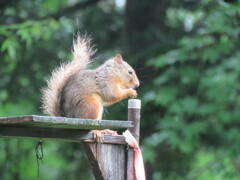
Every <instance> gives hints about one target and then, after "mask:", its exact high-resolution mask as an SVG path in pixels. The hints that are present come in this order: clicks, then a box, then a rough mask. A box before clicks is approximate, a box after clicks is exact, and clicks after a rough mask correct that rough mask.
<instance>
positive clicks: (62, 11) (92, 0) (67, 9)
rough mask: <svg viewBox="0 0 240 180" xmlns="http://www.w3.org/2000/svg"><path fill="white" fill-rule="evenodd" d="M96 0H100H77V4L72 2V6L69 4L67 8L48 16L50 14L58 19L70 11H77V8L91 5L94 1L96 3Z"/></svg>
mask: <svg viewBox="0 0 240 180" xmlns="http://www.w3.org/2000/svg"><path fill="white" fill-rule="evenodd" d="M98 1H100V0H88V1H82V2H79V3H77V4H74V5H73V6H70V7H68V8H65V9H61V10H59V11H58V12H57V13H54V14H49V15H48V16H51V17H53V18H54V19H59V18H60V17H61V16H63V15H65V14H69V13H72V12H74V11H77V10H79V9H83V8H86V7H88V6H91V5H93V4H95V3H97V2H98Z"/></svg>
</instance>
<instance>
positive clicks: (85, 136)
mask: <svg viewBox="0 0 240 180" xmlns="http://www.w3.org/2000/svg"><path fill="white" fill-rule="evenodd" d="M0 138H24V139H40V138H41V139H45V140H56V141H70V142H82V141H86V142H94V140H93V135H92V133H91V131H88V130H78V129H54V128H38V127H14V126H6V125H0ZM103 143H111V144H126V142H125V138H124V137H123V136H122V135H118V136H111V135H104V141H103Z"/></svg>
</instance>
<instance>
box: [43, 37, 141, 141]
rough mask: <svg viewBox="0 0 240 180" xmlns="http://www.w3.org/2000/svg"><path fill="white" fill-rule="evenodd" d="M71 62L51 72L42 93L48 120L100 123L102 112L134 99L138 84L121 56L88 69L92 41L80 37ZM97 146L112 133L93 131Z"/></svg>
mask: <svg viewBox="0 0 240 180" xmlns="http://www.w3.org/2000/svg"><path fill="white" fill-rule="evenodd" d="M72 53H73V60H72V61H69V62H67V63H63V64H61V65H60V66H59V67H57V68H56V69H54V70H53V72H52V76H51V78H50V79H49V80H48V81H47V86H46V87H45V88H43V89H42V102H43V105H42V108H43V111H44V113H46V114H48V115H51V116H63V117H70V118H81V119H96V120H101V119H102V114H103V108H104V107H105V106H110V105H112V104H114V103H116V102H118V101H120V100H122V99H125V98H130V97H133V98H134V97H136V96H137V92H136V90H135V88H136V87H138V86H139V84H140V83H139V80H138V78H137V75H136V73H135V71H134V69H133V68H132V67H131V66H130V65H129V64H128V63H127V62H125V61H124V60H123V59H122V56H121V55H120V54H117V55H116V56H115V57H113V58H110V59H109V60H107V61H106V62H105V63H103V64H102V65H100V66H99V67H97V68H96V69H88V68H87V66H88V65H89V64H90V63H91V62H92V60H91V57H92V55H93V54H94V53H95V51H93V48H92V46H91V39H90V38H88V37H87V36H86V35H85V36H83V37H81V36H80V35H79V34H78V35H77V37H76V38H75V40H74V41H73V51H72ZM92 132H93V135H94V139H95V140H96V141H97V142H102V141H103V134H106V133H107V134H115V133H116V132H115V131H111V130H103V131H99V130H92Z"/></svg>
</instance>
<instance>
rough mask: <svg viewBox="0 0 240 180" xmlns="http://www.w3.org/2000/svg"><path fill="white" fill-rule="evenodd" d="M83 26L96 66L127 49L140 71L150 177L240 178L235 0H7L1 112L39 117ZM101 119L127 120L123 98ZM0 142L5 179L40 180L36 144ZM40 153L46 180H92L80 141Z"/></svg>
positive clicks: (0, 28)
mask: <svg viewBox="0 0 240 180" xmlns="http://www.w3.org/2000/svg"><path fill="white" fill-rule="evenodd" d="M78 30H79V31H80V32H82V33H84V32H87V33H88V34H90V35H91V36H92V38H93V43H94V44H95V45H96V48H97V49H98V51H97V53H96V55H95V56H94V59H96V61H95V65H98V64H100V63H102V62H103V61H104V60H106V59H107V58H110V57H112V56H114V55H115V54H117V53H121V54H122V55H123V57H124V59H125V60H126V61H128V62H129V64H131V65H132V66H133V67H134V68H135V69H136V72H137V74H138V76H139V79H140V81H141V86H140V88H139V89H138V94H139V98H140V99H141V100H142V118H141V148H142V151H143V156H144V161H145V167H146V174H147V179H149V180H237V179H240V146H239V143H240V123H239V122H240V121H239V119H240V96H239V95H240V51H239V49H240V3H239V1H237V0H235V1H226V2H225V1H223V0H185V1H178V0H161V1H160V0H129V1H125V0H115V1H114V0H84V1H76V0H59V1H55V0H35V1H31V0H1V1H0V116H17V115H27V114H39V115H41V114H42V111H41V108H40V106H41V94H40V89H41V88H42V87H43V86H45V85H46V80H47V79H48V78H49V76H50V73H51V69H53V68H54V67H56V66H58V65H59V63H60V62H63V61H65V60H70V59H71V58H72V55H71V46H72V40H73V35H74V34H75V33H76V32H77V31H78ZM104 119H127V101H126V100H124V101H122V103H118V104H116V105H113V106H112V107H110V108H107V109H106V112H105V114H104ZM0 141H1V142H0V179H1V180H32V179H37V162H36V158H35V146H36V144H37V141H34V140H14V139H11V140H9V139H0ZM43 149H44V160H43V164H41V163H40V164H41V165H40V173H41V174H40V178H41V180H50V179H51V180H65V179H69V180H79V179H82V180H91V179H93V175H92V172H91V170H90V168H89V165H88V162H87V161H86V157H85V155H84V152H83V149H82V147H81V145H80V144H77V143H67V142H54V141H44V144H43Z"/></svg>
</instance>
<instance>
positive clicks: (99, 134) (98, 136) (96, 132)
mask: <svg viewBox="0 0 240 180" xmlns="http://www.w3.org/2000/svg"><path fill="white" fill-rule="evenodd" d="M92 133H93V139H94V141H96V142H97V143H103V140H104V138H103V134H102V132H101V131H99V130H92Z"/></svg>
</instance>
